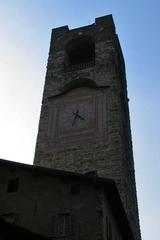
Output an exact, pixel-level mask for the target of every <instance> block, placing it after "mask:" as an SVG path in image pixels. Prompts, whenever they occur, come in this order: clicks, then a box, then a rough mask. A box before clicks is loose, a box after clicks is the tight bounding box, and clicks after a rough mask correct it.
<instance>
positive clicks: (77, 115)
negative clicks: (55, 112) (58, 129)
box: [72, 110, 85, 120]
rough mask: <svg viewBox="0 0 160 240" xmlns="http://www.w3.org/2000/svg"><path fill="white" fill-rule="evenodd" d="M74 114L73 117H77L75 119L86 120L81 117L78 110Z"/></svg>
mask: <svg viewBox="0 0 160 240" xmlns="http://www.w3.org/2000/svg"><path fill="white" fill-rule="evenodd" d="M72 113H73V115H74V116H75V118H74V119H76V118H80V119H81V120H85V119H84V118H83V117H82V116H80V115H79V110H77V111H76V112H72Z"/></svg>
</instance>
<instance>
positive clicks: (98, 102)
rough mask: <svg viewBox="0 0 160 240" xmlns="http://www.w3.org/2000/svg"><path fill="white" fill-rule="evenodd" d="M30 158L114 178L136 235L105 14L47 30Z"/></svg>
mask: <svg viewBox="0 0 160 240" xmlns="http://www.w3.org/2000/svg"><path fill="white" fill-rule="evenodd" d="M34 164H35V165H39V166H43V167H47V168H54V169H62V170H65V171H73V172H79V173H83V174H97V175H98V176H101V177H107V178H111V179H114V180H115V182H116V184H117V188H118V190H119V192H120V195H121V199H122V202H123V205H124V208H125V210H126V212H127V215H128V218H129V221H130V224H131V227H132V230H133V232H134V235H135V239H137V240H140V229H139V217H138V207H137V197H136V184H135V174H134V162H133V153H132V142H131V132H130V120H129V111H128V97H127V87H126V77H125V65H124V59H123V55H122V51H121V47H120V44H119V40H118V36H117V34H116V32H115V26H114V22H113V18H112V16H111V15H108V16H104V17H100V18H96V19H95V23H94V24H92V25H88V26H84V27H80V28H77V29H71V30H69V28H68V26H63V27H59V28H56V29H53V30H52V36H51V43H50V50H49V57H48V65H47V73H46V80H45V87H44V94H43V101H42V108H41V116H40V122H39V130H38V136H37V144H36V151H35V159H34Z"/></svg>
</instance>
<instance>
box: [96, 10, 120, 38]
mask: <svg viewBox="0 0 160 240" xmlns="http://www.w3.org/2000/svg"><path fill="white" fill-rule="evenodd" d="M95 24H96V25H97V26H101V27H104V26H105V28H106V29H107V30H108V32H110V33H113V34H114V33H115V32H116V30H115V24H114V21H113V17H112V14H110V15H106V16H102V17H98V18H96V19H95Z"/></svg>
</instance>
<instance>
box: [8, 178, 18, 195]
mask: <svg viewBox="0 0 160 240" xmlns="http://www.w3.org/2000/svg"><path fill="white" fill-rule="evenodd" d="M18 187H19V178H12V179H9V180H8V193H11V192H17V191H18Z"/></svg>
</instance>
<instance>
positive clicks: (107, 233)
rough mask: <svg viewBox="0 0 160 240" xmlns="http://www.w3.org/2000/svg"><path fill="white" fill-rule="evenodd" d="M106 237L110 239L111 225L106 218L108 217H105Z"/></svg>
mask: <svg viewBox="0 0 160 240" xmlns="http://www.w3.org/2000/svg"><path fill="white" fill-rule="evenodd" d="M106 239H107V240H112V226H111V223H110V222H109V220H108V217H106Z"/></svg>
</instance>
